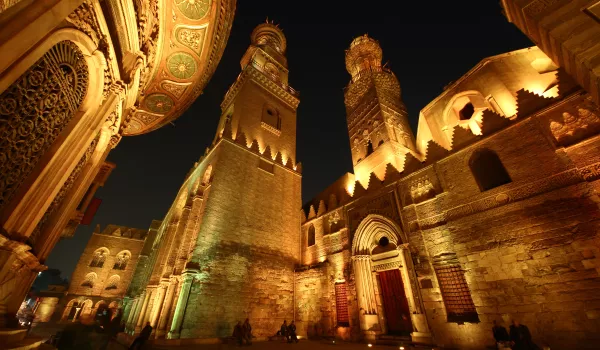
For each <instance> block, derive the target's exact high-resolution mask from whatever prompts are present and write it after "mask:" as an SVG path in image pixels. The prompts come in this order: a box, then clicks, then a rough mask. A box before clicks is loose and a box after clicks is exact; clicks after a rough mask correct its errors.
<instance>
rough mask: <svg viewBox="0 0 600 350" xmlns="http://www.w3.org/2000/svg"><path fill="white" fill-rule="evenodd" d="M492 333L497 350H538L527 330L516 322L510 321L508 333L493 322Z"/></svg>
mask: <svg viewBox="0 0 600 350" xmlns="http://www.w3.org/2000/svg"><path fill="white" fill-rule="evenodd" d="M492 332H493V333H494V339H495V340H496V345H497V346H498V349H513V350H539V347H538V346H537V345H535V343H534V342H533V340H532V339H531V333H530V332H529V328H527V326H525V325H523V324H520V323H519V321H518V320H513V321H512V325H511V326H510V332H507V331H506V328H504V327H502V326H500V325H498V324H497V323H496V321H495V320H494V326H493V327H492Z"/></svg>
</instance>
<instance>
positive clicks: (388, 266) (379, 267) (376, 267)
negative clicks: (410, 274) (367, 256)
mask: <svg viewBox="0 0 600 350" xmlns="http://www.w3.org/2000/svg"><path fill="white" fill-rule="evenodd" d="M384 261H387V259H386V260H384ZM401 266H402V262H401V261H400V259H399V258H398V260H397V261H392V262H384V263H380V264H378V263H376V262H373V263H372V265H371V267H372V269H373V270H372V271H375V272H379V271H385V270H392V269H399V268H400V267H401Z"/></svg>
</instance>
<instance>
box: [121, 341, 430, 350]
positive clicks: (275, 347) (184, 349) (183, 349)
mask: <svg viewBox="0 0 600 350" xmlns="http://www.w3.org/2000/svg"><path fill="white" fill-rule="evenodd" d="M151 348H152V349H154V350H159V349H160V350H162V349H179V350H188V349H190V350H191V349H197V350H230V349H231V350H233V349H248V350H288V349H289V350H336V349H339V350H342V349H343V350H369V349H380V350H391V349H398V348H399V347H398V346H389V345H373V346H372V347H369V346H368V345H367V344H358V343H346V342H339V341H336V343H333V342H326V341H309V340H302V341H300V342H299V343H297V344H287V343H281V342H276V341H270V342H255V343H254V344H252V345H251V346H243V347H239V346H236V345H232V344H203V345H199V344H198V345H181V346H172V347H166V346H164V345H162V346H161V345H155V346H152V347H151ZM405 348H406V350H417V349H418V350H426V349H430V350H431V349H434V350H441V348H437V347H436V348H431V347H411V346H408V345H407V346H405ZM123 349H125V347H120V348H119V347H112V346H111V347H110V349H109V350H123ZM148 349H150V347H148ZM144 350H146V347H144Z"/></svg>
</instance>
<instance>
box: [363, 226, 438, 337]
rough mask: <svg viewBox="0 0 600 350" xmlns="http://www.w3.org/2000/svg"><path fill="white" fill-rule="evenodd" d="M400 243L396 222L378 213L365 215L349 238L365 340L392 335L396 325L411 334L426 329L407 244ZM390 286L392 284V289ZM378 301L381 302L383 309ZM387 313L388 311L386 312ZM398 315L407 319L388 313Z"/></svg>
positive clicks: (395, 330) (415, 334) (425, 330)
mask: <svg viewBox="0 0 600 350" xmlns="http://www.w3.org/2000/svg"><path fill="white" fill-rule="evenodd" d="M403 242H406V237H404V234H403V232H402V230H401V229H400V227H399V226H398V224H396V223H395V222H394V221H393V220H391V219H389V218H386V217H385V216H382V215H379V214H369V215H367V216H366V217H365V218H364V219H363V220H362V221H361V222H360V224H359V225H358V228H357V229H356V231H355V234H354V238H353V240H352V261H353V271H354V278H355V281H356V289H357V297H358V304H359V309H360V310H361V313H360V323H361V325H360V326H361V329H362V330H363V331H366V332H365V334H364V336H365V337H366V338H367V339H370V338H369V337H373V336H374V335H376V334H386V333H388V334H393V333H392V332H397V331H399V330H398V327H400V328H402V329H400V331H403V332H404V331H406V332H411V335H413V336H419V335H420V336H423V335H424V334H428V332H429V326H428V324H427V319H426V317H425V314H424V313H423V308H422V305H421V302H420V299H421V297H420V295H419V291H418V287H417V283H418V282H417V278H416V275H415V272H414V268H413V266H412V258H411V253H410V250H409V249H408V243H403ZM385 281H387V282H385ZM390 281H394V282H390ZM384 282H385V283H384ZM392 285H393V286H396V287H394V288H392V287H391V286H392ZM376 286H377V287H376ZM384 290H385V291H386V292H385V293H384V292H383V291H384ZM390 291H391V292H390ZM390 293H391V294H390ZM390 295H392V296H393V297H390ZM390 298H392V299H394V300H401V301H400V302H399V303H400V304H403V305H404V306H402V307H398V305H399V304H398V302H390ZM395 298H399V299H395ZM378 300H382V301H383V308H382V307H381V304H380V303H379V302H378ZM386 300H387V301H386ZM402 300H403V301H402ZM394 304H395V305H396V306H394ZM388 307H391V309H388ZM387 312H390V314H389V315H386V313H387ZM400 314H402V315H405V316H407V317H408V318H405V317H402V318H401V319H402V321H398V318H397V317H392V316H391V315H400ZM391 319H395V320H396V323H394V324H393V327H394V328H392V326H390V323H389V321H390V320H391ZM408 320H410V321H408ZM372 331H375V334H374V333H372Z"/></svg>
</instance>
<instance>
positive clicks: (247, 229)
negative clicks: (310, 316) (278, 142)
mask: <svg viewBox="0 0 600 350" xmlns="http://www.w3.org/2000/svg"><path fill="white" fill-rule="evenodd" d="M216 151H217V152H218V156H217V157H216V160H214V161H213V167H214V178H213V180H212V184H211V189H210V191H211V194H210V196H209V198H208V200H207V203H206V209H205V211H204V215H203V218H202V224H201V226H200V232H199V235H198V239H197V243H196V248H195V251H194V255H193V257H192V261H193V262H194V263H197V264H198V265H199V266H200V273H199V274H198V277H197V282H195V283H194V284H193V285H192V292H191V293H190V299H189V301H188V303H187V309H186V314H185V318H184V322H183V329H182V332H181V337H182V338H197V337H215V336H219V337H223V336H229V335H231V332H232V331H233V326H234V325H235V323H236V322H237V321H239V320H241V321H243V320H244V319H245V318H246V317H250V319H251V321H252V324H253V330H254V332H255V334H256V336H260V337H264V336H269V335H273V334H274V333H275V332H276V330H277V328H278V326H279V325H280V324H281V323H282V322H283V320H284V319H288V320H290V319H292V317H293V301H292V298H293V278H294V276H293V271H294V266H295V264H297V263H298V262H299V255H300V254H299V249H300V242H299V236H300V235H299V228H300V218H299V216H298V215H297V208H298V207H299V205H300V176H299V175H298V174H297V173H295V172H293V171H291V170H290V169H287V168H284V167H281V166H277V165H276V166H275V167H274V168H273V174H271V173H269V172H266V171H264V170H263V169H260V168H259V157H258V156H257V155H256V154H254V153H252V152H250V151H249V150H248V149H247V148H245V147H244V146H239V145H237V144H233V143H231V142H229V141H222V142H221V143H220V144H219V145H218V146H217V150H216Z"/></svg>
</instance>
